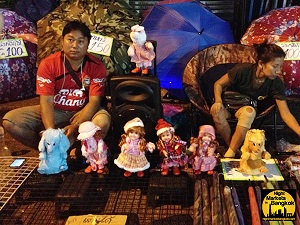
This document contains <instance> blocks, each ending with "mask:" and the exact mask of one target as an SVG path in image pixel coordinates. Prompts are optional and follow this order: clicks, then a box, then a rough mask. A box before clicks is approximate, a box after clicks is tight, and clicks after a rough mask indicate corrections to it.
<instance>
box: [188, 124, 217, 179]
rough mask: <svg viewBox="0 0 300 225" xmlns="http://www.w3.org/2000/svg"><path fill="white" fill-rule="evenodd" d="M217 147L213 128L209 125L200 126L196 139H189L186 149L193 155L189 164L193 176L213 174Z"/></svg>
mask: <svg viewBox="0 0 300 225" xmlns="http://www.w3.org/2000/svg"><path fill="white" fill-rule="evenodd" d="M218 145H219V144H218V142H217V141H216V135H215V129H214V127H213V126H211V125H202V126H200V127H199V134H198V137H197V138H195V137H192V138H191V140H190V147H189V148H188V151H189V152H192V153H193V154H192V156H191V158H190V160H189V162H190V163H191V164H192V166H193V170H194V173H195V174H201V172H207V173H208V174H213V169H214V168H215V166H216V163H217V159H216V155H215V150H216V148H217V146H218Z"/></svg>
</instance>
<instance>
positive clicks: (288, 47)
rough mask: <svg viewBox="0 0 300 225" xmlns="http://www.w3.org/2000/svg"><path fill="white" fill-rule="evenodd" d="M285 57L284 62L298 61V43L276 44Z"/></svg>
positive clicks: (299, 44)
mask: <svg viewBox="0 0 300 225" xmlns="http://www.w3.org/2000/svg"><path fill="white" fill-rule="evenodd" d="M276 44H277V45H279V46H280V47H281V48H282V49H283V50H284V52H285V53H286V56H285V58H284V60H300V42H277V43H276Z"/></svg>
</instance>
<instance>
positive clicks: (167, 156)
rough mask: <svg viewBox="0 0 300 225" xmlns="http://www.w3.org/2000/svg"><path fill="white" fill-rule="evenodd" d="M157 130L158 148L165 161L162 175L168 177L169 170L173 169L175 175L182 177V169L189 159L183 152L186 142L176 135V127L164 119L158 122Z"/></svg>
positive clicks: (162, 166) (162, 165) (162, 164)
mask: <svg viewBox="0 0 300 225" xmlns="http://www.w3.org/2000/svg"><path fill="white" fill-rule="evenodd" d="M155 129H156V130H157V132H156V134H157V136H158V141H157V143H156V146H157V149H158V150H159V154H160V156H161V157H162V159H163V161H162V163H161V169H162V171H161V175H163V176H166V175H168V173H169V168H172V170H173V174H174V175H176V176H178V175H180V167H181V166H184V165H185V164H186V163H187V157H186V155H185V154H184V152H183V149H184V147H185V145H186V142H185V141H182V140H181V139H180V137H179V136H177V135H175V129H174V127H173V126H172V125H171V124H170V123H168V122H166V121H164V120H163V119H159V120H158V122H157V125H156V127H155Z"/></svg>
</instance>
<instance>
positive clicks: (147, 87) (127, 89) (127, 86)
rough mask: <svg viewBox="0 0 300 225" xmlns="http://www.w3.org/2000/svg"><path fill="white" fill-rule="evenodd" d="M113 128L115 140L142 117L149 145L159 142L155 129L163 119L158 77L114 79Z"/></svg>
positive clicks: (112, 84)
mask: <svg viewBox="0 0 300 225" xmlns="http://www.w3.org/2000/svg"><path fill="white" fill-rule="evenodd" d="M110 92H111V114H112V127H113V132H114V136H115V137H120V136H121V134H123V133H124V130H123V127H124V125H125V123H126V122H128V121H129V120H131V119H133V118H135V117H139V118H140V119H141V120H142V121H143V122H144V126H145V131H146V135H145V138H146V140H147V141H152V142H155V141H157V136H156V130H155V126H156V124H157V121H158V120H159V119H160V118H162V117H163V112H162V105H161V94H160V81H159V79H158V78H156V77H142V76H115V77H112V78H111V79H110Z"/></svg>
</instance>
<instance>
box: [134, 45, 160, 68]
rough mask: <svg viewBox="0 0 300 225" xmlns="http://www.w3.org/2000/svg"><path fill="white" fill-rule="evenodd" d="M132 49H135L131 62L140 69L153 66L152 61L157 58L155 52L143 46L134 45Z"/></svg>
mask: <svg viewBox="0 0 300 225" xmlns="http://www.w3.org/2000/svg"><path fill="white" fill-rule="evenodd" d="M131 47H132V48H133V49H134V53H135V54H134V55H133V56H132V57H131V62H134V63H136V64H137V65H138V67H143V68H147V67H150V66H151V65H152V60H153V59H154V58H155V53H154V51H153V50H150V49H146V47H145V46H144V45H143V46H141V45H138V44H136V43H132V44H131Z"/></svg>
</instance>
